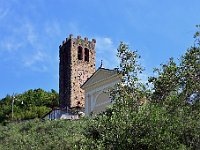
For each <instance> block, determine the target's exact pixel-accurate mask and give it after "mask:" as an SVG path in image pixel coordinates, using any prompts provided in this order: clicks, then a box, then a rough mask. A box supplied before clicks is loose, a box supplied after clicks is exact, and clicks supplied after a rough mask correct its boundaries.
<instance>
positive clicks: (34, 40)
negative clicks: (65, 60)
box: [0, 0, 200, 98]
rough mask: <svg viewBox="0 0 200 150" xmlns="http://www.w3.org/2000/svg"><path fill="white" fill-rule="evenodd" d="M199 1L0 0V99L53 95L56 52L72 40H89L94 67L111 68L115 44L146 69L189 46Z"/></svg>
mask: <svg viewBox="0 0 200 150" xmlns="http://www.w3.org/2000/svg"><path fill="white" fill-rule="evenodd" d="M199 6H200V1H199V0H190V1H189V0H167V1H166V0H73V1H72V0H71V1H70V0H7V1H6V0H0V68H1V73H0V77H1V78H0V98H3V97H5V96H6V94H12V93H13V92H15V93H22V92H24V91H26V90H29V89H35V88H43V89H45V90H51V89H55V90H57V91H58V63H59V61H58V50H59V49H58V47H59V45H60V44H61V42H62V41H63V40H64V39H65V38H66V37H68V36H69V34H71V33H72V34H73V35H74V36H75V37H76V36H78V35H81V36H82V37H88V38H89V39H92V38H95V39H96V40H97V44H96V65H97V66H99V64H100V61H101V59H102V60H103V62H104V67H105V68H114V67H116V66H117V65H118V64H117V59H116V57H115V55H116V49H117V47H118V45H119V43H120V41H124V42H126V43H127V44H129V46H130V48H131V49H133V50H138V53H139V54H140V55H141V57H142V59H141V62H142V65H143V66H144V67H145V69H146V71H145V72H144V74H143V75H142V78H143V80H146V78H147V76H148V75H152V68H155V67H158V66H159V64H161V63H165V62H166V61H167V60H168V59H169V57H174V58H178V57H180V56H181V55H182V54H184V52H185V51H186V49H187V48H189V47H190V46H191V45H192V44H193V41H194V40H193V34H194V32H195V30H196V28H195V25H196V24H200V15H199V14H200V9H199Z"/></svg>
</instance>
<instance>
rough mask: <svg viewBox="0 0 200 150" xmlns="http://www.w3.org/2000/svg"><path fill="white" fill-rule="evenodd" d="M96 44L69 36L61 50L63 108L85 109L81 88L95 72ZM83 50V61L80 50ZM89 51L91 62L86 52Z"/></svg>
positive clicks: (60, 82)
mask: <svg viewBox="0 0 200 150" xmlns="http://www.w3.org/2000/svg"><path fill="white" fill-rule="evenodd" d="M95 43H96V40H94V39H92V41H89V40H88V39H87V38H84V39H82V38H81V37H80V36H78V37H77V38H73V36H72V35H70V36H69V38H67V39H66V40H65V41H63V43H62V45H60V47H59V48H60V50H59V57H60V63H59V99H60V106H61V108H67V107H68V108H72V107H77V106H79V107H84V105H85V98H84V91H83V90H82V89H81V88H80V86H81V85H82V84H83V83H84V82H85V81H86V80H87V79H88V78H89V77H90V76H91V75H92V74H93V73H94V72H95ZM79 48H81V49H82V55H81V56H82V59H80V58H78V55H79V54H78V49H79ZM86 49H87V50H89V61H88V58H85V56H87V54H85V51H87V50H86Z"/></svg>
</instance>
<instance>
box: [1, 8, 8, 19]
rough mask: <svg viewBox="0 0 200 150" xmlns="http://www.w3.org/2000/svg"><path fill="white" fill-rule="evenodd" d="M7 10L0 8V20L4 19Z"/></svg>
mask: <svg viewBox="0 0 200 150" xmlns="http://www.w3.org/2000/svg"><path fill="white" fill-rule="evenodd" d="M8 12H9V8H6V9H3V8H0V20H1V19H3V18H5V17H6V16H7V15H8Z"/></svg>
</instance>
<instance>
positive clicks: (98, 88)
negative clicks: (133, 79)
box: [84, 71, 120, 116]
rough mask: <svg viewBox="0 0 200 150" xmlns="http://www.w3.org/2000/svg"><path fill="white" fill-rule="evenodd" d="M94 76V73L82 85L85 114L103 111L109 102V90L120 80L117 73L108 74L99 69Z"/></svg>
mask: <svg viewBox="0 0 200 150" xmlns="http://www.w3.org/2000/svg"><path fill="white" fill-rule="evenodd" d="M105 73H106V78H105ZM96 77H98V78H96ZM96 77H95V75H94V77H93V78H92V79H89V81H88V82H87V85H85V87H84V90H85V115H86V116H89V115H90V114H98V113H100V112H102V111H105V109H106V107H107V106H108V105H110V104H111V100H110V94H109V90H110V89H111V88H112V87H114V85H115V84H117V83H119V82H120V78H119V75H118V74H117V73H115V74H113V73H112V74H110V76H108V72H105V71H101V72H99V73H98V75H96ZM96 79H97V80H96Z"/></svg>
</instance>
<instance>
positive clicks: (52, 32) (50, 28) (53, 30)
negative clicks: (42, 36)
mask: <svg viewBox="0 0 200 150" xmlns="http://www.w3.org/2000/svg"><path fill="white" fill-rule="evenodd" d="M45 32H46V34H47V36H49V37H55V36H56V35H60V33H61V29H60V25H59V24H58V23H57V22H49V23H46V25H45Z"/></svg>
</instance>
